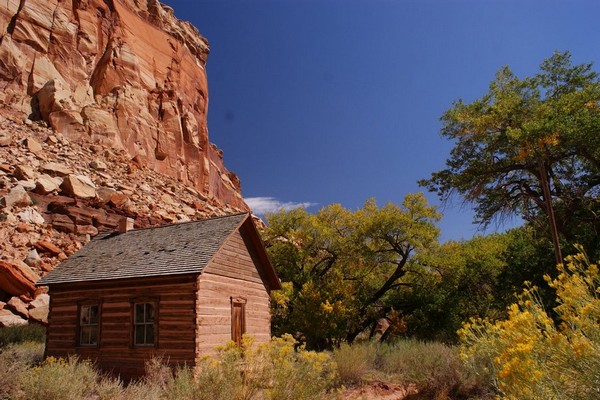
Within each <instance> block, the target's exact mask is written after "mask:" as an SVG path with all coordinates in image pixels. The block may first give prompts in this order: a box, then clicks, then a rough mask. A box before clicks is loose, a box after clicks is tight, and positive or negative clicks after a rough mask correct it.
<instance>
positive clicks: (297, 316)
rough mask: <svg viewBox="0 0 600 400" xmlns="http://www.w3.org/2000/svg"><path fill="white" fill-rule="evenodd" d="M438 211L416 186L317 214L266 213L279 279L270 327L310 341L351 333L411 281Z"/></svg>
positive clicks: (326, 341) (322, 342) (432, 241)
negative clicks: (390, 198)
mask: <svg viewBox="0 0 600 400" xmlns="http://www.w3.org/2000/svg"><path fill="white" fill-rule="evenodd" d="M439 218H440V214H439V213H438V212H437V211H436V209H435V207H431V206H429V205H428V204H427V201H426V199H425V197H424V196H423V195H422V194H409V195H407V196H406V197H405V199H404V202H403V204H402V205H401V206H399V205H395V204H391V203H389V204H386V205H385V206H383V207H381V208H379V207H377V205H376V204H375V201H374V200H369V201H367V202H366V203H365V205H364V207H363V208H361V209H359V210H357V211H350V210H347V209H345V208H343V207H342V206H340V205H339V204H333V205H330V206H326V207H324V208H323V209H321V210H320V211H319V212H317V213H316V214H309V213H308V212H306V211H305V210H303V209H297V210H292V211H288V212H286V211H281V212H278V213H275V214H271V215H269V216H268V217H267V220H268V226H267V227H266V229H265V230H264V232H263V237H264V239H265V242H266V244H267V249H268V251H269V253H270V256H271V258H272V260H273V263H274V265H275V268H276V269H277V272H278V274H279V276H280V278H281V280H282V281H283V286H284V290H282V291H280V292H279V293H276V294H274V300H275V303H276V309H275V314H274V317H273V318H274V321H273V325H274V331H275V333H283V332H291V333H294V334H296V335H297V336H299V338H301V339H303V340H305V341H306V342H307V343H308V344H309V346H311V347H313V348H328V347H332V346H333V345H335V344H338V343H340V342H341V341H342V340H348V341H350V342H351V341H353V340H354V338H355V337H356V336H357V335H358V334H359V333H360V332H362V331H364V330H365V329H367V328H368V327H370V326H372V325H373V324H374V323H376V321H377V320H378V319H379V318H381V317H384V316H386V315H387V314H388V313H389V312H390V311H391V310H392V309H393V308H394V306H395V304H394V303H393V301H394V293H396V292H397V291H398V290H401V288H403V287H405V286H410V285H412V283H411V282H410V281H411V279H412V280H414V279H416V278H409V276H410V275H413V274H418V273H419V269H420V268H421V267H420V266H418V265H417V263H416V262H415V260H416V256H417V255H418V254H420V253H422V252H424V251H426V250H427V249H429V248H430V247H432V246H434V245H436V244H437V238H438V234H439V230H438V228H437V227H436V225H435V223H436V222H437V221H438V220H439Z"/></svg>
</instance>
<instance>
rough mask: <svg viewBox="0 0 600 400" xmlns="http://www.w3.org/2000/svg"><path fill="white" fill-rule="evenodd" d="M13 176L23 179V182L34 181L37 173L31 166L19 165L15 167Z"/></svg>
mask: <svg viewBox="0 0 600 400" xmlns="http://www.w3.org/2000/svg"><path fill="white" fill-rule="evenodd" d="M13 175H14V176H15V178H17V179H23V180H27V179H34V178H35V171H34V170H33V168H31V167H29V166H26V165H17V166H16V167H15V170H14V172H13Z"/></svg>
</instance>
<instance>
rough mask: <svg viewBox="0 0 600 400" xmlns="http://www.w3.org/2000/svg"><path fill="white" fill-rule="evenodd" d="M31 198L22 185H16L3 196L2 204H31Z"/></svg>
mask: <svg viewBox="0 0 600 400" xmlns="http://www.w3.org/2000/svg"><path fill="white" fill-rule="evenodd" d="M31 203H32V202H31V198H30V197H29V195H28V194H27V192H26V191H25V189H24V188H23V186H21V185H17V186H15V187H14V188H13V189H12V190H11V191H10V192H9V193H8V194H7V195H6V196H4V197H3V198H2V204H3V205H4V206H5V207H12V206H29V205H31Z"/></svg>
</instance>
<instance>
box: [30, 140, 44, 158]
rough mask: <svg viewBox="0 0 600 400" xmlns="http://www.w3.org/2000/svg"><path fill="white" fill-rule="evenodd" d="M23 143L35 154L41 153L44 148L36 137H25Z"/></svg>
mask: <svg viewBox="0 0 600 400" xmlns="http://www.w3.org/2000/svg"><path fill="white" fill-rule="evenodd" d="M25 144H26V145H27V148H28V149H29V151H30V152H32V153H33V154H36V155H37V154H39V153H41V152H42V151H43V150H44V148H43V147H42V144H41V143H40V142H38V141H37V140H36V139H34V138H31V137H30V138H27V139H25Z"/></svg>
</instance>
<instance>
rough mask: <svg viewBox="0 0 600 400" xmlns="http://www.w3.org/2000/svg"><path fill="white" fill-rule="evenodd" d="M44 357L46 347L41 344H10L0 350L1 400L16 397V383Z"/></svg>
mask: <svg viewBox="0 0 600 400" xmlns="http://www.w3.org/2000/svg"><path fill="white" fill-rule="evenodd" d="M43 356H44V346H43V345H42V344H39V343H33V342H25V343H21V344H9V345H7V346H5V347H2V348H0V399H9V398H13V397H15V396H16V394H17V389H18V383H17V382H16V381H18V380H19V377H20V376H22V375H23V374H24V373H25V372H26V371H27V370H28V368H30V367H31V366H32V365H34V364H36V363H39V362H40V361H41V360H42V358H43Z"/></svg>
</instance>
